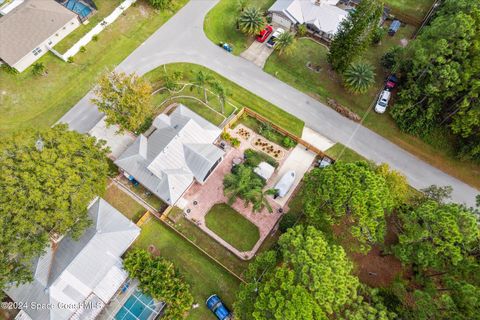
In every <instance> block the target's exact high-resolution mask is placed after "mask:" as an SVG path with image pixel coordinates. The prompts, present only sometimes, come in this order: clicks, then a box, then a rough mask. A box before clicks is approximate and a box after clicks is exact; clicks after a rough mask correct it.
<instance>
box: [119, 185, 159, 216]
mask: <svg viewBox="0 0 480 320" xmlns="http://www.w3.org/2000/svg"><path fill="white" fill-rule="evenodd" d="M120 181H121V183H122V184H123V185H124V186H125V187H127V188H128V189H130V190H131V191H132V192H133V193H135V194H136V195H137V196H139V197H140V198H142V199H143V200H144V201H145V202H146V203H148V204H149V205H151V206H152V207H153V208H155V209H156V210H158V211H163V210H164V209H165V208H166V207H167V204H166V203H165V202H163V201H162V200H161V199H160V198H158V197H157V196H155V195H154V194H152V193H151V192H150V191H148V190H147V189H146V188H145V187H143V186H142V185H141V184H138V185H136V186H135V185H133V184H132V183H131V182H130V181H128V180H127V179H126V178H124V177H122V178H121V180H120Z"/></svg>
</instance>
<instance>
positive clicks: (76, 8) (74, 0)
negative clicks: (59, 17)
mask: <svg viewBox="0 0 480 320" xmlns="http://www.w3.org/2000/svg"><path fill="white" fill-rule="evenodd" d="M66 7H67V9H70V10H72V11H73V12H76V13H77V14H78V15H79V16H80V18H85V17H86V16H88V15H89V14H90V12H92V9H91V8H90V7H89V6H87V5H84V4H83V3H81V2H80V1H78V0H68V2H67V4H66Z"/></svg>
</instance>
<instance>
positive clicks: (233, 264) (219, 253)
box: [169, 207, 248, 276]
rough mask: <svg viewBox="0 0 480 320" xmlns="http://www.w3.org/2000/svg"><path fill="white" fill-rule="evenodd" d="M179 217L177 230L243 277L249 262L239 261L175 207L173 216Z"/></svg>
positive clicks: (176, 225) (171, 213) (176, 223)
mask: <svg viewBox="0 0 480 320" xmlns="http://www.w3.org/2000/svg"><path fill="white" fill-rule="evenodd" d="M177 214H178V215H179V217H178V219H177V220H176V222H175V228H176V229H177V230H178V231H180V232H181V233H182V234H183V235H185V236H186V237H187V238H188V239H189V240H191V241H193V242H194V243H195V244H196V245H197V246H199V247H200V248H202V249H203V250H205V251H206V252H208V254H210V255H211V256H212V257H214V258H215V259H217V260H218V261H220V262H221V263H222V264H223V265H224V266H226V267H227V268H229V269H230V270H231V271H233V272H234V273H235V274H237V275H238V276H242V274H243V272H244V271H245V270H246V269H247V266H248V262H247V261H244V260H241V259H239V258H238V257H237V256H236V255H234V254H233V253H232V252H230V251H229V250H228V249H226V248H225V247H224V246H222V245H221V244H220V243H218V242H217V241H216V240H214V239H213V238H212V237H210V236H209V235H208V234H206V233H205V232H203V231H202V229H200V228H199V227H198V226H196V225H195V224H194V223H192V222H191V221H189V220H187V219H186V218H184V217H183V213H182V210H181V209H179V208H177V207H175V208H173V209H172V212H170V213H169V217H170V216H171V215H177Z"/></svg>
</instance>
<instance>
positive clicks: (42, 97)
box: [0, 0, 187, 135]
mask: <svg viewBox="0 0 480 320" xmlns="http://www.w3.org/2000/svg"><path fill="white" fill-rule="evenodd" d="M186 2H187V0H178V1H176V3H177V5H176V8H177V9H179V8H180V7H181V6H183V5H184V4H185V3H186ZM173 14H174V12H159V11H156V10H153V9H152V8H151V7H150V6H149V5H148V4H146V3H145V2H144V1H142V0H140V1H139V2H138V3H137V4H136V5H135V6H133V7H131V8H129V9H128V10H127V11H126V12H125V16H121V17H120V18H118V19H117V20H116V21H115V23H113V24H112V25H111V26H109V27H108V28H107V29H105V30H104V31H103V32H102V33H101V34H100V36H99V40H98V41H96V42H90V43H89V44H88V45H87V46H86V49H87V51H86V52H84V53H79V54H77V55H76V56H75V61H74V63H72V64H69V63H65V62H63V61H61V60H60V59H58V58H57V57H55V56H53V54H50V53H48V54H46V55H45V56H43V57H42V58H41V59H40V60H39V62H42V63H43V64H44V65H45V67H46V69H47V71H48V75H47V76H34V75H33V74H32V72H31V68H29V69H27V70H25V71H24V72H22V73H21V74H17V75H11V74H8V73H6V72H3V71H0V83H1V88H0V114H1V115H2V116H1V117H0V135H4V134H7V133H11V132H12V131H15V130H25V129H29V128H32V127H49V126H51V125H52V124H53V123H55V121H57V120H58V119H59V118H60V117H61V116H62V115H63V114H64V113H65V112H66V111H67V110H68V109H70V108H71V107H72V106H73V105H74V104H75V103H76V102H77V101H78V100H80V99H81V98H82V97H83V96H84V95H85V94H86V93H87V92H88V91H89V90H90V89H91V88H92V86H93V85H94V84H95V82H96V80H97V78H98V77H99V75H100V74H101V73H102V72H104V71H105V70H106V69H112V68H113V67H114V66H116V65H117V64H118V63H120V62H121V61H122V60H123V59H125V58H126V57H127V56H128V55H129V54H130V53H131V52H132V51H133V50H135V48H137V47H138V46H139V45H140V44H141V43H142V42H144V41H145V40H146V39H147V38H148V37H149V36H150V35H151V34H152V33H153V32H155V31H156V30H157V29H158V28H159V27H160V26H161V25H162V24H163V23H165V22H166V21H167V20H168V19H169V18H170V17H171V16H172V15H173Z"/></svg>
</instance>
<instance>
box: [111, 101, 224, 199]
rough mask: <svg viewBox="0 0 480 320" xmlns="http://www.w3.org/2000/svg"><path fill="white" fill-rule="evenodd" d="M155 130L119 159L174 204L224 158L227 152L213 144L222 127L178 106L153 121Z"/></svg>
mask: <svg viewBox="0 0 480 320" xmlns="http://www.w3.org/2000/svg"><path fill="white" fill-rule="evenodd" d="M153 127H154V128H155V130H154V131H153V133H151V134H150V135H149V136H148V137H147V136H145V135H143V134H141V135H140V136H139V137H138V138H137V139H136V140H135V142H134V143H133V144H132V145H130V146H129V147H128V149H127V150H125V151H124V152H123V153H122V154H121V155H120V156H119V157H118V159H117V160H116V161H115V164H116V165H117V166H118V167H120V169H122V171H124V174H125V176H127V177H129V178H130V179H135V180H136V181H138V182H139V183H141V184H142V185H143V186H144V187H145V188H147V189H148V190H149V191H150V192H152V193H153V194H155V195H156V196H158V197H159V198H161V199H162V200H163V201H165V202H166V203H168V204H169V205H173V204H175V203H176V202H177V200H178V199H179V198H180V197H181V196H182V194H183V193H184V192H185V191H187V189H188V188H189V187H190V185H191V184H192V183H193V182H194V181H198V182H199V183H202V184H203V183H204V182H205V181H206V180H207V178H208V177H209V176H210V174H211V173H212V172H213V170H214V169H215V168H216V167H217V165H218V164H219V163H220V162H221V161H222V159H223V155H224V153H225V152H224V151H223V150H222V149H220V148H218V147H217V146H215V145H214V144H213V143H214V142H215V140H216V139H217V138H218V137H219V135H220V133H221V130H220V129H219V128H218V127H216V126H214V125H213V124H211V123H210V122H208V121H207V120H205V119H204V118H202V117H201V116H199V115H198V114H196V113H195V112H193V111H192V110H190V109H188V108H187V107H185V106H184V105H178V106H177V108H176V109H175V111H173V112H172V113H171V114H170V115H167V114H160V115H159V116H158V117H157V118H155V120H154V121H153Z"/></svg>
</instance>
